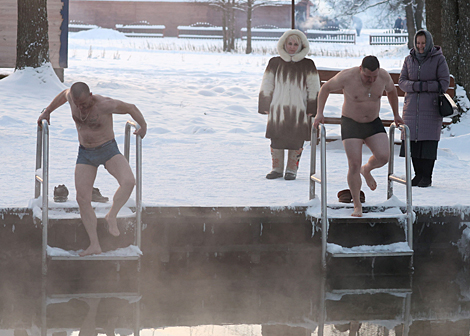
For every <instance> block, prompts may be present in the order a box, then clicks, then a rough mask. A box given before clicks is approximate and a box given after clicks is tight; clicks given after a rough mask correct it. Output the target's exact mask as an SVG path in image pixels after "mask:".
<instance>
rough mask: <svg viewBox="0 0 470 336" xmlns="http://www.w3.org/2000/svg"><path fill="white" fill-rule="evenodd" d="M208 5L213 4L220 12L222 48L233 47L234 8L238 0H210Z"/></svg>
mask: <svg viewBox="0 0 470 336" xmlns="http://www.w3.org/2000/svg"><path fill="white" fill-rule="evenodd" d="M209 5H210V6H215V7H216V8H217V9H218V10H219V11H220V12H221V13H222V32H223V49H224V51H232V50H234V49H235V10H237V9H238V7H239V6H238V0H211V1H210V2H209Z"/></svg>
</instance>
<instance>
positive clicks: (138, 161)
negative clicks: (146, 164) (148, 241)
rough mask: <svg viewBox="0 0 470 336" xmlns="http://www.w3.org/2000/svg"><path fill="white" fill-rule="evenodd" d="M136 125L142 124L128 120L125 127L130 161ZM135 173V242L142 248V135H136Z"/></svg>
mask: <svg viewBox="0 0 470 336" xmlns="http://www.w3.org/2000/svg"><path fill="white" fill-rule="evenodd" d="M132 127H134V128H135V129H136V130H138V129H139V128H140V125H139V124H137V123H136V122H133V121H128V122H127V123H126V127H125V138H124V157H125V158H126V160H127V162H129V153H130V145H131V137H130V134H131V128H132ZM135 150H136V155H135V166H136V167H135V175H136V187H135V194H136V195H135V206H136V229H135V231H136V232H135V240H134V243H135V245H137V247H138V248H139V249H140V246H141V243H142V137H141V136H140V135H136V138H135Z"/></svg>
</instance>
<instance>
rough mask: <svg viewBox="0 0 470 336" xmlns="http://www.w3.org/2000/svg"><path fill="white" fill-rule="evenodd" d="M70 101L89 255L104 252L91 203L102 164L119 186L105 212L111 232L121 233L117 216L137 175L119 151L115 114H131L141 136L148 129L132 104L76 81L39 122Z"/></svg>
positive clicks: (84, 254)
mask: <svg viewBox="0 0 470 336" xmlns="http://www.w3.org/2000/svg"><path fill="white" fill-rule="evenodd" d="M67 102H68V103H69V104H70V109H71V110H72V118H73V120H74V121H75V126H76V127H77V132H78V141H79V143H80V147H79V152H78V157H77V162H76V166H75V189H76V191H77V202H78V206H79V208H80V217H81V218H82V221H83V225H84V226H85V229H86V231H87V233H88V237H89V238H90V246H89V247H88V248H87V249H86V250H85V251H83V252H82V253H80V255H81V256H82V257H83V256H86V255H91V254H99V253H101V246H100V243H99V241H98V235H97V232H96V225H97V219H96V214H95V212H94V210H93V207H92V206H91V195H92V189H93V183H94V181H95V178H96V173H97V171H98V167H99V165H100V164H103V165H104V166H105V168H106V170H107V171H108V172H109V173H110V174H111V175H112V176H114V177H115V178H116V180H117V181H118V183H119V188H118V190H117V191H116V193H115V194H114V198H113V205H112V207H111V209H110V210H109V212H108V213H107V214H106V217H105V218H106V221H107V222H108V226H109V233H110V234H112V235H113V236H119V234H120V232H119V229H118V226H117V219H116V216H117V214H118V212H119V210H120V209H121V208H122V207H123V206H124V204H125V203H126V202H127V200H128V199H129V197H130V195H131V193H132V190H133V189H134V185H135V178H134V174H133V173H132V170H131V168H130V166H129V163H128V162H127V160H126V159H125V157H124V156H123V155H122V154H121V153H120V152H119V149H118V147H117V144H116V141H115V140H114V130H113V114H129V115H130V116H131V117H132V118H133V119H134V120H135V121H136V122H137V123H138V124H139V126H140V128H139V129H138V130H136V131H135V132H134V134H138V135H140V136H141V137H142V138H143V137H144V136H145V134H146V133H147V123H146V122H145V119H144V117H143V115H142V113H141V112H140V111H139V109H138V108H137V107H136V106H135V105H133V104H128V103H125V102H122V101H120V100H116V99H112V98H107V97H103V96H99V95H93V94H92V93H91V92H90V89H89V87H88V85H86V84H85V83H82V82H77V83H74V84H73V85H72V86H71V87H70V89H66V90H64V91H62V92H61V93H59V94H58V95H57V96H56V97H55V98H54V99H53V100H52V102H51V103H50V104H49V106H48V107H46V108H45V109H44V110H43V112H42V113H41V115H40V116H39V118H38V124H39V125H40V124H41V120H43V119H46V120H47V122H48V123H50V116H51V113H52V111H54V110H55V109H57V108H58V107H60V106H62V105H63V104H65V103H67Z"/></svg>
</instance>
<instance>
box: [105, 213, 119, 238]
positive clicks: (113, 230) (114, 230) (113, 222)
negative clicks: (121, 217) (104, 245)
mask: <svg viewBox="0 0 470 336" xmlns="http://www.w3.org/2000/svg"><path fill="white" fill-rule="evenodd" d="M104 218H105V219H106V221H107V222H108V230H109V233H110V234H112V235H113V236H114V237H117V236H119V235H120V234H121V232H119V229H118V226H117V219H116V217H114V218H112V217H111V216H109V213H107V214H106V216H104Z"/></svg>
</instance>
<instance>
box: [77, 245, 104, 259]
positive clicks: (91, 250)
mask: <svg viewBox="0 0 470 336" xmlns="http://www.w3.org/2000/svg"><path fill="white" fill-rule="evenodd" d="M101 252H102V251H101V247H100V246H99V245H98V246H91V245H90V246H88V248H87V249H86V250H85V251H83V252H80V253H79V255H80V257H84V256H87V255H92V254H100V253H101Z"/></svg>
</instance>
